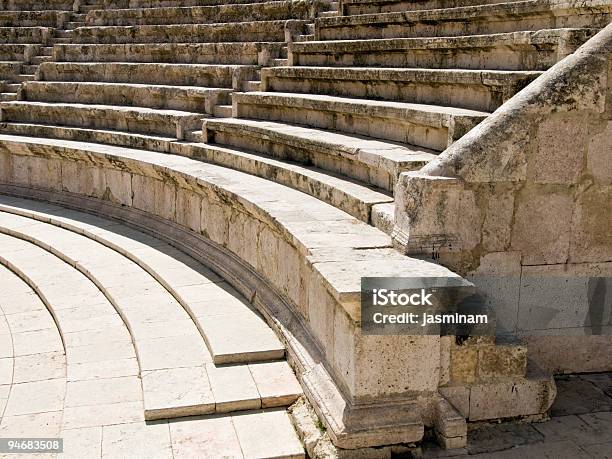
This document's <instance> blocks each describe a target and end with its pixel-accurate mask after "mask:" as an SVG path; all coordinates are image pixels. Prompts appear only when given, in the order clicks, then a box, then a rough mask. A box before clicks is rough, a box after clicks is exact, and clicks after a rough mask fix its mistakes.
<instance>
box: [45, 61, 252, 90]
mask: <svg viewBox="0 0 612 459" xmlns="http://www.w3.org/2000/svg"><path fill="white" fill-rule="evenodd" d="M258 73H259V72H258V70H257V67H256V66H252V65H217V64H164V63H132V62H101V63H98V62H93V63H82V62H76V63H72V62H44V63H42V64H41V65H40V67H39V80H44V81H79V82H107V83H136V84H162V85H178V86H204V87H209V88H232V87H234V88H236V89H238V88H239V81H241V80H250V79H257V77H258Z"/></svg>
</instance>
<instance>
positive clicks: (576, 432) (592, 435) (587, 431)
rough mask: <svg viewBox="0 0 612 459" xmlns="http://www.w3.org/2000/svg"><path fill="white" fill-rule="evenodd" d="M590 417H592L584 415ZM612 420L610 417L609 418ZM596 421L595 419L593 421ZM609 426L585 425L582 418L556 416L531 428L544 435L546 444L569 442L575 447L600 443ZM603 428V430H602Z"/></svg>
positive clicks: (595, 423)
mask: <svg viewBox="0 0 612 459" xmlns="http://www.w3.org/2000/svg"><path fill="white" fill-rule="evenodd" d="M585 416H592V415H585ZM610 419H611V420H612V417H611V418H610ZM593 421H596V419H593ZM610 426H612V424H610V425H607V426H602V425H601V424H600V423H597V422H593V424H591V423H587V422H586V421H585V420H584V419H582V416H575V415H569V416H558V417H554V418H552V419H551V420H550V421H547V422H542V423H537V424H534V425H533V427H534V428H535V429H536V430H537V431H538V432H540V433H541V434H542V435H544V440H545V441H546V442H555V441H562V440H571V441H572V442H574V443H576V444H577V445H590V444H594V443H600V442H601V438H602V436H605V435H606V432H609V429H610ZM604 427H605V428H604Z"/></svg>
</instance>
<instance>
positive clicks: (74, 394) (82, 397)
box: [65, 376, 142, 408]
mask: <svg viewBox="0 0 612 459" xmlns="http://www.w3.org/2000/svg"><path fill="white" fill-rule="evenodd" d="M140 400H142V389H141V386H140V380H139V379H138V378H137V377H133V376H128V377H122V378H105V379H92V380H87V381H69V382H68V383H67V386H66V403H65V406H66V407H70V408H72V407H77V406H90V405H103V404H109V403H125V402H136V401H140Z"/></svg>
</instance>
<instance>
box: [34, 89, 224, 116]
mask: <svg viewBox="0 0 612 459" xmlns="http://www.w3.org/2000/svg"><path fill="white" fill-rule="evenodd" d="M230 93H231V90H221V89H210V88H198V87H173V86H153V85H129V84H115V83H65V82H29V83H25V84H24V86H23V89H22V99H23V100H31V101H40V102H66V103H81V104H104V105H134V106H138V107H148V108H161V109H171V110H185V111H192V112H204V113H209V114H212V111H213V107H214V106H215V105H218V104H226V103H228V102H229V101H230V96H229V94H230Z"/></svg>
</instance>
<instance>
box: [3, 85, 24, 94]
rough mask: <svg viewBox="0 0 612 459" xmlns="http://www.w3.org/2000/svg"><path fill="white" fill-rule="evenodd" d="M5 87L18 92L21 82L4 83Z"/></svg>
mask: <svg viewBox="0 0 612 459" xmlns="http://www.w3.org/2000/svg"><path fill="white" fill-rule="evenodd" d="M3 87H4V89H6V90H7V91H10V92H17V91H19V89H21V83H4V86H3Z"/></svg>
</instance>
